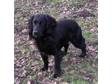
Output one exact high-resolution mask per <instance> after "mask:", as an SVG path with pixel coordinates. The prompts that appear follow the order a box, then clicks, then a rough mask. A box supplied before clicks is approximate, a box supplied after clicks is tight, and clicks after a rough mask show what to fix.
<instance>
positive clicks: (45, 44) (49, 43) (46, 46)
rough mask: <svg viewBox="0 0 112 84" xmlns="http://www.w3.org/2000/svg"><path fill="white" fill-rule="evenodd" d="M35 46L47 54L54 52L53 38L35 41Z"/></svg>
mask: <svg viewBox="0 0 112 84" xmlns="http://www.w3.org/2000/svg"><path fill="white" fill-rule="evenodd" d="M37 47H38V49H39V50H40V51H41V52H45V53H47V54H54V53H55V48H56V44H55V42H54V40H52V39H51V38H46V39H41V40H38V41H37Z"/></svg>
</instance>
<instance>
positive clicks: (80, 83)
mask: <svg viewBox="0 0 112 84" xmlns="http://www.w3.org/2000/svg"><path fill="white" fill-rule="evenodd" d="M97 6H98V5H97V0H15V11H14V13H15V17H14V19H15V22H14V26H15V27H14V41H15V42H14V46H15V48H14V54H15V55H14V56H15V57H14V72H15V74H14V77H15V78H14V82H15V84H97V81H98V79H97V71H98V57H97V53H98V41H97V32H98V31H97V27H98V25H97ZM36 13H48V14H50V15H52V16H54V17H55V18H56V19H57V20H58V19H60V18H70V19H73V20H76V21H77V22H78V23H79V25H80V26H81V28H82V30H83V36H84V37H85V39H86V44H87V56H86V58H80V57H78V55H79V54H80V50H79V49H76V48H74V47H73V46H72V44H70V46H69V50H68V53H67V55H66V56H64V58H63V61H62V65H61V66H62V70H63V72H64V73H63V75H62V76H61V77H59V78H57V79H53V78H52V74H53V65H54V61H53V56H50V57H49V62H50V64H49V70H48V71H47V72H42V71H40V68H41V67H42V65H43V62H42V59H41V57H40V54H39V52H38V50H37V49H36V48H35V46H34V45H33V41H29V39H28V28H27V22H28V21H27V20H28V18H29V16H31V15H32V14H36Z"/></svg>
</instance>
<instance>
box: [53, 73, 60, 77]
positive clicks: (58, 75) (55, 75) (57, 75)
mask: <svg viewBox="0 0 112 84" xmlns="http://www.w3.org/2000/svg"><path fill="white" fill-rule="evenodd" d="M60 76H61V74H60V73H59V74H54V75H53V78H57V77H60Z"/></svg>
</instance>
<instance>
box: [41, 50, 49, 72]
mask: <svg viewBox="0 0 112 84" xmlns="http://www.w3.org/2000/svg"><path fill="white" fill-rule="evenodd" d="M40 54H41V57H42V60H43V62H44V66H43V68H42V69H41V70H42V71H46V70H48V55H47V54H45V53H42V52H41V53H40Z"/></svg>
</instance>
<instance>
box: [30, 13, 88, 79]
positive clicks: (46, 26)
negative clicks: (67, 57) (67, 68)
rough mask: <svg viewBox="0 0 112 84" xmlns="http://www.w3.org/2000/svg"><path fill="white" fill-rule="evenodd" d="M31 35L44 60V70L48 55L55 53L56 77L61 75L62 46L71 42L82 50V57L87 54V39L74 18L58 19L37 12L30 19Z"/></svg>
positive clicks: (66, 45) (46, 65) (66, 47)
mask: <svg viewBox="0 0 112 84" xmlns="http://www.w3.org/2000/svg"><path fill="white" fill-rule="evenodd" d="M28 24H29V36H30V38H33V39H34V40H35V43H36V45H37V47H38V49H39V51H40V54H41V57H42V59H43V62H44V67H43V68H42V70H43V71H45V70H47V69H48V55H54V61H55V73H54V78H56V77H58V76H60V75H61V67H60V63H61V59H62V57H63V55H64V54H63V53H62V51H61V48H62V47H64V48H65V53H66V52H67V49H68V45H69V44H68V43H69V42H71V43H72V44H73V45H74V46H75V47H77V48H79V49H81V50H82V53H81V55H80V57H84V56H85V55H86V44H85V39H84V38H83V36H82V31H81V28H80V26H79V25H78V24H77V23H76V22H75V21H73V20H60V21H58V22H56V20H55V19H54V18H53V17H51V16H49V15H47V14H37V15H33V16H31V18H30V19H29V23H28Z"/></svg>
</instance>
